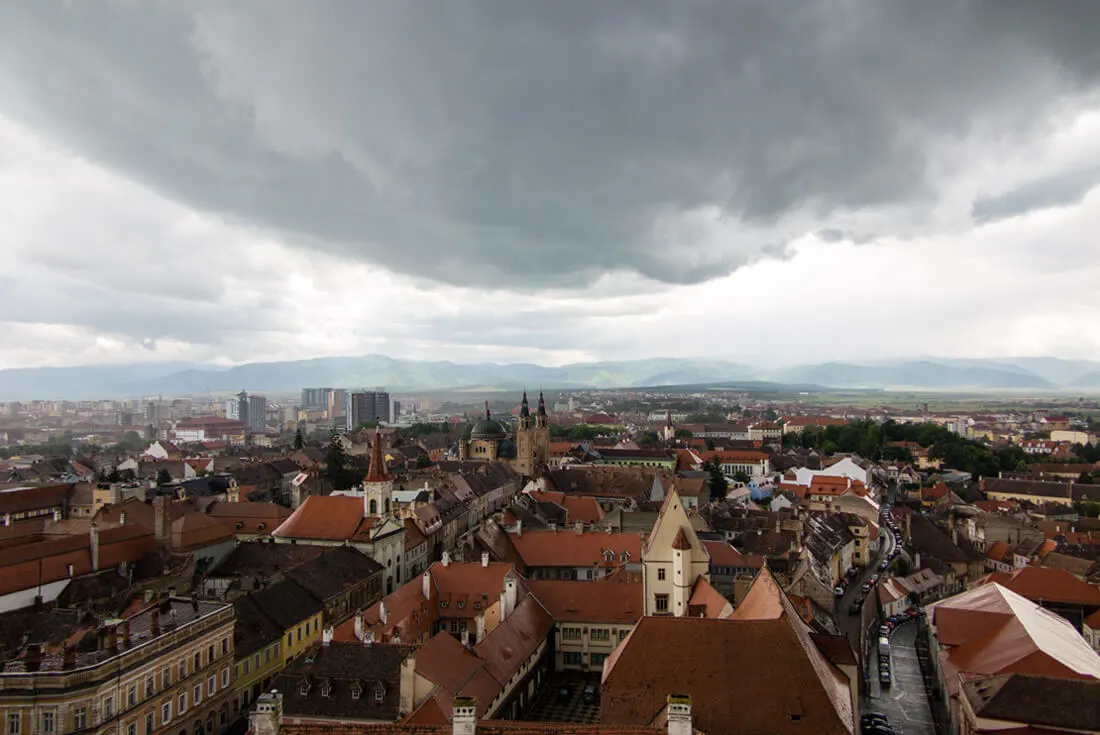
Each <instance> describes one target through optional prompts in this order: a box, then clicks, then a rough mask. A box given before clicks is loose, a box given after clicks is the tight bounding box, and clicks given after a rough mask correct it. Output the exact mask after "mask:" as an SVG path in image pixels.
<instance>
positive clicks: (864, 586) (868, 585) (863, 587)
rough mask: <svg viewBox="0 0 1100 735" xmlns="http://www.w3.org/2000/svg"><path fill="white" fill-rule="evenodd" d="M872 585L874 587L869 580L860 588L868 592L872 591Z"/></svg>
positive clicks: (865, 592)
mask: <svg viewBox="0 0 1100 735" xmlns="http://www.w3.org/2000/svg"><path fill="white" fill-rule="evenodd" d="M871 587H872V585H871V582H870V581H867V582H864V583H863V586H862V587H860V589H861V590H863V593H864V594H867V593H868V592H870V591H871Z"/></svg>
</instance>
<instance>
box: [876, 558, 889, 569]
mask: <svg viewBox="0 0 1100 735" xmlns="http://www.w3.org/2000/svg"><path fill="white" fill-rule="evenodd" d="M889 566H890V562H888V561H886V560H885V559H883V560H882V561H881V562H879V565H878V570H879V571H880V572H885V571H886V570H887V568H889Z"/></svg>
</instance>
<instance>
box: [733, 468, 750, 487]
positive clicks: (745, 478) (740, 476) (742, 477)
mask: <svg viewBox="0 0 1100 735" xmlns="http://www.w3.org/2000/svg"><path fill="white" fill-rule="evenodd" d="M733 479H734V480H735V481H737V482H739V483H741V484H742V485H748V484H749V480H750V479H751V478H750V477H749V473H747V472H745V471H744V470H737V472H735V473H733Z"/></svg>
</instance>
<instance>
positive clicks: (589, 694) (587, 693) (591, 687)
mask: <svg viewBox="0 0 1100 735" xmlns="http://www.w3.org/2000/svg"><path fill="white" fill-rule="evenodd" d="M581 696H582V697H583V699H584V703H585V704H595V703H596V700H597V699H599V697H600V691H599V690H598V689H597V688H596V685H595V684H585V685H584V693H583V694H582V695H581Z"/></svg>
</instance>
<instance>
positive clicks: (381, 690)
mask: <svg viewBox="0 0 1100 735" xmlns="http://www.w3.org/2000/svg"><path fill="white" fill-rule="evenodd" d="M385 698H386V689H385V687H383V686H382V685H381V684H379V685H378V686H376V687H375V688H374V702H375V704H382V700H383V699H385Z"/></svg>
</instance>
